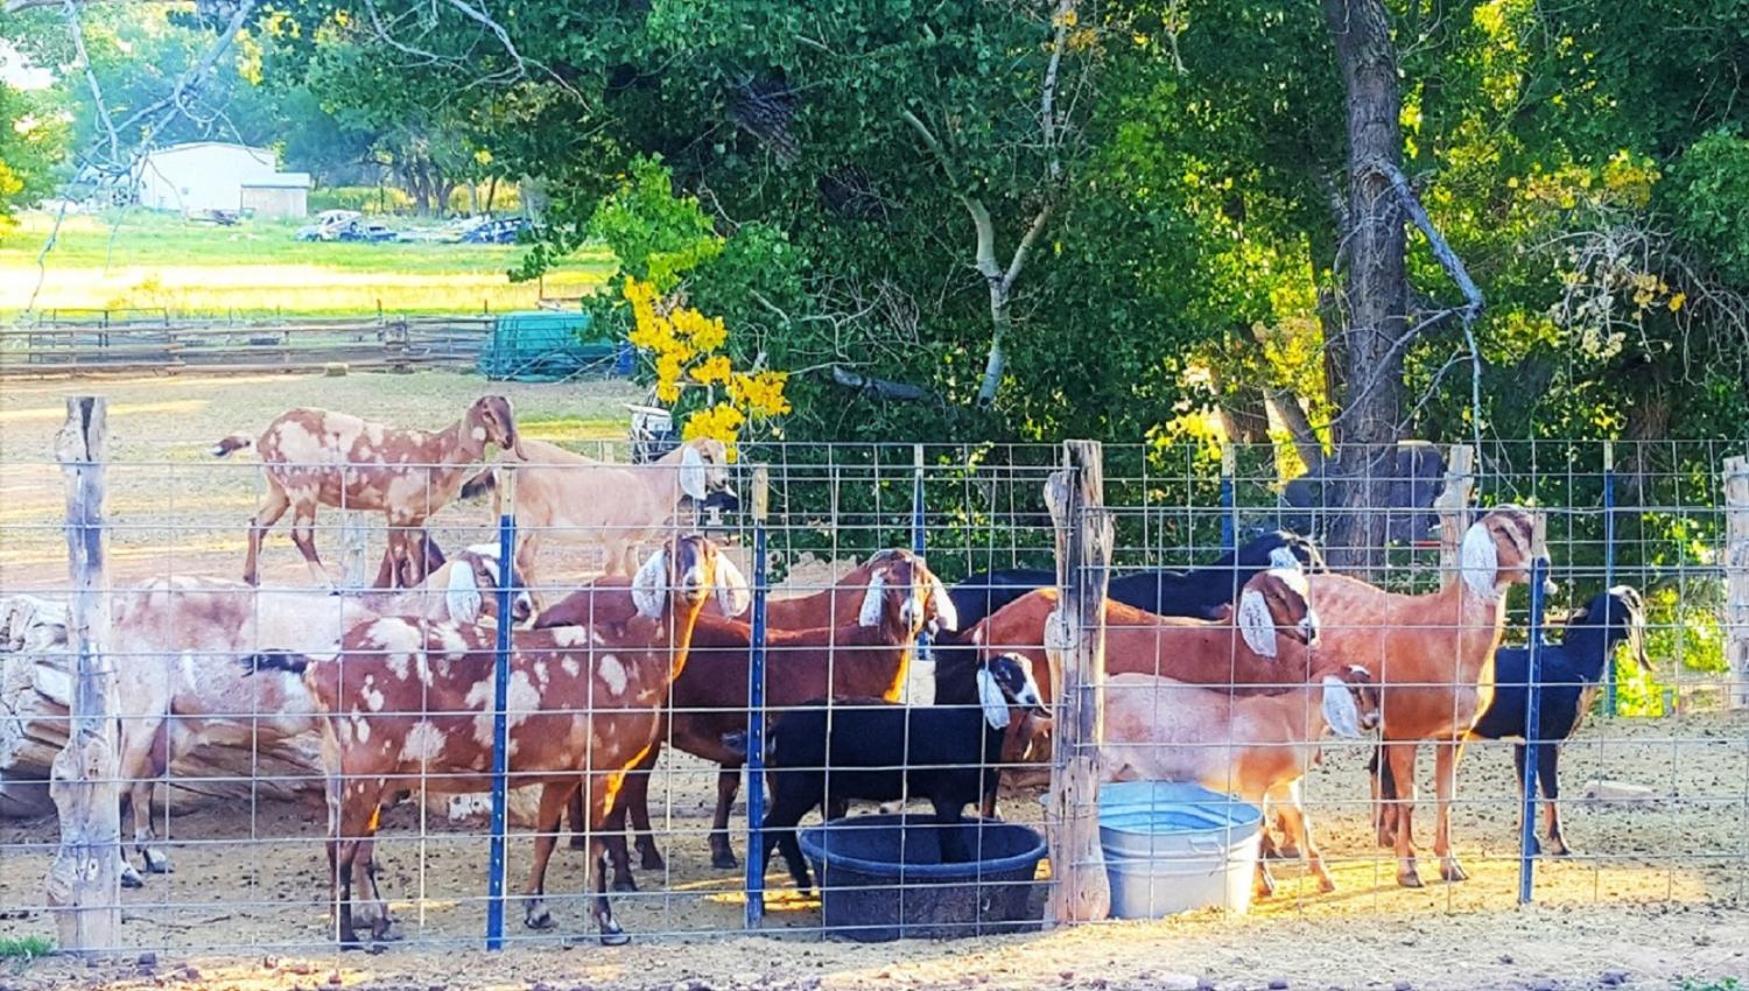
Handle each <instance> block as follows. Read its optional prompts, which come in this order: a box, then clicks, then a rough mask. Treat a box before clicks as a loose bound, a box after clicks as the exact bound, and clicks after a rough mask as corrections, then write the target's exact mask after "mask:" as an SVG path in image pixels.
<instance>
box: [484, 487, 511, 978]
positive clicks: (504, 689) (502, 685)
mask: <svg viewBox="0 0 1749 991" xmlns="http://www.w3.org/2000/svg"><path fill="white" fill-rule="evenodd" d="M498 470H499V473H500V475H501V478H500V481H499V483H498V484H499V486H500V488H501V489H502V491H503V493H504V501H503V506H504V507H505V508H504V511H503V512H502V513H501V515H499V517H498V560H499V562H500V565H499V568H498V574H499V575H500V576H502V578H501V580H500V581H499V582H498V641H497V645H496V647H495V648H494V653H493V659H492V849H491V853H490V855H489V856H488V857H487V867H486V871H487V874H486V949H488V950H501V949H503V948H504V834H505V818H506V808H505V806H507V805H508V804H509V799H510V783H509V780H508V777H509V773H508V772H509V770H510V766H509V761H510V721H509V713H507V712H506V711H505V709H506V708H507V707H508V706H509V698H508V696H509V694H510V601H511V599H512V597H514V595H515V594H516V591H515V589H514V588H512V586H513V585H514V584H515V583H516V569H515V568H512V567H510V562H512V561H514V560H516V515H515V512H516V508H515V507H516V472H515V470H514V469H512V468H510V467H509V466H500V468H499V469H498Z"/></svg>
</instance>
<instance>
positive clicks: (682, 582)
mask: <svg viewBox="0 0 1749 991" xmlns="http://www.w3.org/2000/svg"><path fill="white" fill-rule="evenodd" d="M712 594H715V595H716V596H717V605H718V606H719V608H721V609H722V611H723V614H724V615H725V616H739V615H740V614H742V613H744V612H746V611H747V605H748V602H749V600H750V599H751V593H750V592H749V591H748V589H747V579H746V577H745V576H743V575H742V574H741V569H740V568H737V567H735V563H734V562H733V561H730V560H729V559H728V557H727V556H726V555H724V554H721V553H719V552H718V550H717V545H716V544H714V543H712V542H711V541H710V540H708V539H706V538H705V536H704V535H703V534H697V533H690V534H686V535H684V536H678V537H674V538H672V539H670V540H669V541H668V542H667V543H665V544H663V545H662V547H661V548H660V549H659V550H657V551H656V553H654V554H652V555H650V558H649V560H647V561H645V562H644V566H643V567H641V568H639V569H638V573H637V574H636V575H635V576H633V578H632V602H633V603H634V604H635V605H636V606H637V609H638V612H639V613H641V614H643V615H644V616H646V617H648V618H650V619H660V618H661V617H662V615H663V613H664V612H665V611H666V610H667V608H668V606H669V603H670V602H672V603H673V605H674V607H675V611H676V613H677V614H681V613H685V612H695V611H697V610H698V609H701V608H703V606H704V603H705V599H706V598H708V597H709V596H710V595H712Z"/></svg>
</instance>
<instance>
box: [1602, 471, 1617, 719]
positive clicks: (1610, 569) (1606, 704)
mask: <svg viewBox="0 0 1749 991" xmlns="http://www.w3.org/2000/svg"><path fill="white" fill-rule="evenodd" d="M1603 587H1604V589H1605V590H1606V591H1607V590H1609V589H1612V588H1614V587H1615V444H1614V443H1613V442H1611V441H1607V440H1606V441H1604V442H1603ZM1615 677H1616V672H1615V651H1613V650H1612V651H1610V652H1609V656H1608V657H1607V658H1605V659H1604V678H1605V681H1604V689H1603V711H1604V713H1605V714H1606V715H1610V716H1613V715H1615V714H1616V703H1615Z"/></svg>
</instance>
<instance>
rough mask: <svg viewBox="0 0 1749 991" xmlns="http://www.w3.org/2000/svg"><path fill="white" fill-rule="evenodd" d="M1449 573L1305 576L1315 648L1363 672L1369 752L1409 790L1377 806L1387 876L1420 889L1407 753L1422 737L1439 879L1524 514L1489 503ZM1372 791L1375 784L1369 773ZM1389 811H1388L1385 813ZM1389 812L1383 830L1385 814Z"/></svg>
mask: <svg viewBox="0 0 1749 991" xmlns="http://www.w3.org/2000/svg"><path fill="white" fill-rule="evenodd" d="M1460 554H1461V558H1462V563H1461V567H1460V573H1459V574H1458V575H1457V576H1455V577H1453V578H1452V579H1451V580H1450V581H1448V582H1447V583H1446V585H1445V587H1444V588H1442V589H1440V590H1439V591H1437V592H1433V593H1430V594H1427V595H1401V594H1396V593H1392V592H1386V591H1385V590H1383V589H1380V588H1377V587H1375V586H1372V585H1369V584H1367V583H1366V582H1363V581H1360V580H1358V579H1354V578H1349V577H1346V576H1344V575H1329V574H1318V575H1311V576H1309V577H1308V579H1307V580H1308V581H1309V582H1310V583H1311V598H1312V602H1313V604H1314V605H1316V606H1317V608H1318V612H1319V613H1320V614H1321V615H1322V616H1323V617H1324V633H1323V644H1322V646H1321V647H1320V649H1321V650H1322V651H1323V652H1324V653H1325V654H1326V655H1327V656H1328V657H1330V658H1332V659H1335V660H1340V661H1341V662H1342V663H1344V664H1353V665H1358V666H1360V667H1364V668H1366V669H1367V670H1368V671H1371V672H1373V674H1374V676H1375V677H1376V678H1377V679H1378V682H1379V694H1380V698H1381V707H1382V711H1383V713H1384V732H1383V734H1382V738H1383V742H1382V743H1381V744H1380V747H1381V748H1382V750H1383V753H1384V757H1385V759H1386V760H1387V761H1389V763H1390V770H1391V774H1392V777H1393V778H1394V779H1395V780H1396V781H1399V782H1403V783H1404V784H1403V789H1404V790H1407V791H1408V792H1409V793H1408V794H1407V795H1401V796H1398V797H1397V798H1395V799H1394V800H1393V801H1391V802H1389V803H1388V804H1381V805H1380V807H1379V810H1378V811H1379V813H1380V835H1379V841H1380V843H1381V844H1385V843H1387V841H1388V842H1389V843H1391V844H1392V845H1394V846H1395V847H1396V852H1397V883H1398V884H1401V885H1402V886H1404V887H1406V888H1419V887H1421V875H1420V872H1419V871H1418V870H1417V869H1416V865H1415V845H1414V830H1413V827H1412V813H1413V809H1414V800H1415V797H1414V789H1413V782H1414V780H1415V757H1416V754H1417V752H1418V751H1419V750H1420V748H1421V742H1422V741H1423V740H1428V741H1432V742H1433V744H1434V761H1435V763H1434V783H1435V786H1436V789H1437V792H1438V802H1439V804H1438V812H1437V815H1438V819H1437V825H1436V827H1435V833H1434V840H1433V852H1434V853H1435V854H1437V855H1438V856H1439V873H1440V876H1441V877H1443V878H1445V879H1446V880H1447V881H1462V880H1464V879H1465V878H1466V877H1468V876H1469V875H1467V874H1466V873H1465V872H1464V869H1463V867H1462V866H1461V865H1459V864H1458V859H1457V856H1456V855H1455V854H1453V853H1452V850H1451V799H1452V793H1453V792H1454V791H1455V790H1456V788H1457V762H1458V757H1459V754H1460V748H1461V746H1462V743H1463V739H1464V737H1465V736H1466V735H1467V734H1468V733H1469V732H1470V727H1471V726H1473V725H1474V724H1475V721H1476V717H1477V716H1478V715H1480V714H1481V712H1482V711H1483V710H1485V709H1486V708H1488V704H1489V702H1490V701H1491V700H1492V698H1493V695H1494V651H1495V648H1497V647H1499V645H1500V636H1501V633H1502V631H1503V630H1504V628H1505V625H1506V590H1507V589H1508V588H1509V587H1510V586H1512V585H1513V584H1518V583H1523V582H1528V581H1529V580H1530V569H1531V565H1532V563H1533V562H1534V561H1538V560H1542V561H1546V560H1547V554H1548V551H1547V550H1546V548H1543V547H1540V546H1537V545H1536V526H1535V520H1534V518H1533V517H1532V516H1531V514H1530V513H1528V512H1526V511H1524V510H1522V509H1519V508H1517V507H1515V506H1501V507H1498V508H1496V509H1494V510H1493V511H1492V512H1490V513H1489V514H1488V515H1486V516H1484V517H1482V519H1480V520H1479V521H1477V522H1476V523H1475V524H1474V525H1472V526H1471V527H1470V528H1469V530H1468V531H1466V532H1465V533H1464V539H1463V544H1462V547H1461V551H1460ZM1374 785H1375V794H1379V793H1380V792H1379V791H1378V787H1379V783H1378V781H1377V780H1376V779H1375V781H1374ZM1393 811H1394V813H1395V814H1394V817H1393V816H1392V815H1391V813H1392V812H1393ZM1392 818H1394V819H1395V829H1394V832H1395V835H1394V836H1392V835H1390V834H1391V832H1392V831H1393V830H1392V829H1391V824H1390V820H1391V819H1392Z"/></svg>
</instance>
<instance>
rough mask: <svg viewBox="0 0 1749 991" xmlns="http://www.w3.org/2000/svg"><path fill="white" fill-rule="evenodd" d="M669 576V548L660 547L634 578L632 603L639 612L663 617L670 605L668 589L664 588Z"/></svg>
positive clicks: (658, 617) (652, 617)
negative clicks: (664, 610) (665, 609)
mask: <svg viewBox="0 0 1749 991" xmlns="http://www.w3.org/2000/svg"><path fill="white" fill-rule="evenodd" d="M667 578H668V549H667V548H666V547H663V548H658V549H657V551H656V553H654V554H651V555H650V559H649V560H648V561H645V562H644V566H643V567H641V568H639V569H638V573H637V574H636V575H635V576H633V578H632V604H633V605H635V606H637V607H638V613H639V614H640V615H642V616H646V617H648V618H650V619H661V618H662V610H663V609H664V608H665V607H666V606H667V605H668V590H667V589H665V588H663V586H664V585H666V584H667Z"/></svg>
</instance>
